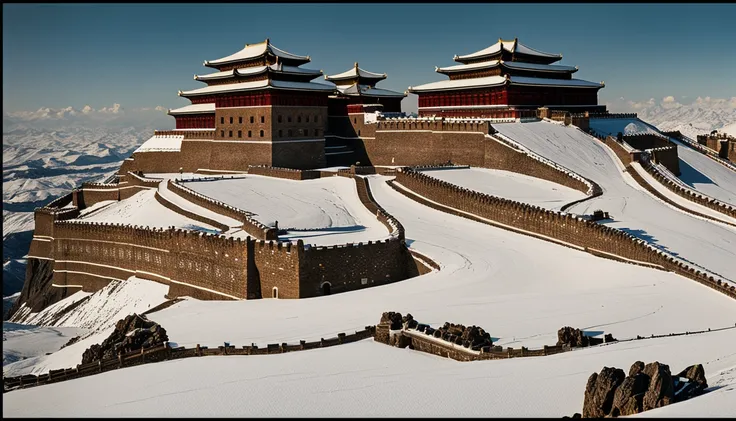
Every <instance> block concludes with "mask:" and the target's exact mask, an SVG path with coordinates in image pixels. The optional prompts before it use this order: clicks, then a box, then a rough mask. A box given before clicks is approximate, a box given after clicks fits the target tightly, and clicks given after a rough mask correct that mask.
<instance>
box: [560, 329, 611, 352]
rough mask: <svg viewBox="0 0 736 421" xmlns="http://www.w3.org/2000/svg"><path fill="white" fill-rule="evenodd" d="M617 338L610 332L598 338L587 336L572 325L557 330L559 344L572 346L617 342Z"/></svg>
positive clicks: (580, 346)
mask: <svg viewBox="0 0 736 421" xmlns="http://www.w3.org/2000/svg"><path fill="white" fill-rule="evenodd" d="M615 341H616V338H614V337H613V335H611V334H610V333H607V334H606V335H604V338H603V339H601V338H596V337H592V336H585V333H584V332H583V331H582V330H580V329H574V328H572V327H570V326H565V327H563V328H561V329H560V330H558V331H557V346H563V345H567V346H569V347H571V348H584V347H586V346H592V345H598V344H601V343H603V342H606V343H608V342H615Z"/></svg>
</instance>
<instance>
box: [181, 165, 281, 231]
mask: <svg viewBox="0 0 736 421" xmlns="http://www.w3.org/2000/svg"><path fill="white" fill-rule="evenodd" d="M167 188H168V189H169V190H170V191H171V192H172V193H175V194H177V195H179V196H181V197H182V198H184V199H186V200H188V201H190V202H192V203H194V204H196V205H199V206H201V207H203V208H205V209H208V210H211V211H212V212H215V213H219V214H220V215H225V216H227V217H230V218H233V219H235V220H238V221H243V231H245V232H247V233H248V234H249V235H252V236H253V237H255V238H259V239H263V240H276V239H278V230H277V229H276V228H274V227H267V226H266V225H264V224H262V223H260V222H258V221H256V220H255V219H253V218H251V216H250V213H249V212H246V211H244V210H242V209H238V208H236V207H234V206H230V205H228V204H227V203H223V202H220V201H219V200H215V199H212V198H210V197H207V196H205V195H203V194H200V193H197V192H196V191H194V190H192V189H190V188H188V187H186V186H184V185H183V184H182V183H180V182H177V181H175V180H172V179H169V180H168V181H167Z"/></svg>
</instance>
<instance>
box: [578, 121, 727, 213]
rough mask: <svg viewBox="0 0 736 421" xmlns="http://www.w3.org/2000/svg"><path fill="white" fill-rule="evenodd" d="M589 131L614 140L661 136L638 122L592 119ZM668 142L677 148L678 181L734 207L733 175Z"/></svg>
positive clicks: (707, 160) (681, 145)
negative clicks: (625, 136)
mask: <svg viewBox="0 0 736 421" xmlns="http://www.w3.org/2000/svg"><path fill="white" fill-rule="evenodd" d="M590 128H591V129H593V130H595V131H596V132H598V133H600V134H608V133H612V134H613V136H615V135H616V133H618V132H623V133H626V134H628V132H627V130H628V129H629V128H631V129H632V130H633V132H632V133H642V132H644V133H656V134H661V133H660V132H659V130H657V128H655V127H654V126H652V125H650V124H648V123H646V122H644V121H641V120H639V119H625V118H611V119H591V120H590ZM671 140H672V141H673V142H675V143H676V144H677V145H678V146H677V156H678V157H679V158H680V173H681V174H680V176H679V178H680V180H682V181H683V182H685V184H687V185H688V186H690V188H692V189H695V190H697V191H699V192H701V193H702V194H705V195H707V196H710V197H713V198H715V199H718V200H720V201H722V202H725V203H729V204H731V205H734V206H736V172H734V171H732V170H730V169H728V168H726V167H725V166H723V165H722V164H719V163H717V162H715V161H714V160H713V159H711V158H708V157H707V156H705V155H703V154H702V153H700V152H698V151H696V150H693V149H692V148H690V147H688V146H685V145H683V144H682V143H681V142H679V141H677V139H671ZM693 140H694V139H693Z"/></svg>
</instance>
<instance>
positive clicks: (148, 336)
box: [82, 314, 169, 364]
mask: <svg viewBox="0 0 736 421" xmlns="http://www.w3.org/2000/svg"><path fill="white" fill-rule="evenodd" d="M168 340H169V337H168V336H167V335H166V329H164V328H163V327H161V325H159V324H158V323H156V322H153V321H151V320H148V318H146V316H142V315H138V314H131V315H130V316H128V317H126V318H124V319H122V320H119V321H118V322H117V324H116V325H115V330H114V331H113V332H112V333H111V334H110V336H109V337H108V338H107V339H105V340H104V341H103V342H102V343H101V344H95V345H92V346H91V347H89V348H88V349H87V350H86V351H84V354H82V364H87V363H91V362H95V361H98V360H106V359H110V358H115V357H117V356H118V354H119V353H127V352H131V351H137V350H140V349H145V348H151V347H154V346H158V345H161V344H163V343H164V342H166V341H168Z"/></svg>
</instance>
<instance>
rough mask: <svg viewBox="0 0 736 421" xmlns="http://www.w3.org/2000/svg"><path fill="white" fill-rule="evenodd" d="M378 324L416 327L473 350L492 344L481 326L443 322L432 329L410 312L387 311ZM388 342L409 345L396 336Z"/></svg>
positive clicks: (392, 328)
mask: <svg viewBox="0 0 736 421" xmlns="http://www.w3.org/2000/svg"><path fill="white" fill-rule="evenodd" d="M379 325H384V326H385V325H388V326H389V329H391V330H400V329H416V330H418V331H420V332H423V333H426V334H427V335H431V336H433V337H435V338H438V339H444V340H446V341H448V342H452V343H454V344H456V345H460V346H464V347H465V348H470V349H473V350H475V351H478V350H480V349H481V348H483V347H490V346H491V345H493V341H492V340H491V334H490V333H488V332H486V331H485V330H483V328H481V327H478V326H464V325H461V324H454V323H450V322H445V324H444V325H442V327H440V328H438V329H433V328H431V327H430V326H429V325H426V324H421V323H419V322H417V321H416V320H415V319H414V316H412V315H411V313H407V314H406V316H403V317H402V315H401V313H398V312H394V311H387V312H385V313H383V314H382V315H381V321H380V322H379ZM394 336H403V335H394ZM392 338H393V337H392ZM389 344H390V345H395V346H400V347H401V348H404V347H406V346H409V347H411V343H410V341H403V340H401V339H398V338H395V339H389Z"/></svg>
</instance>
